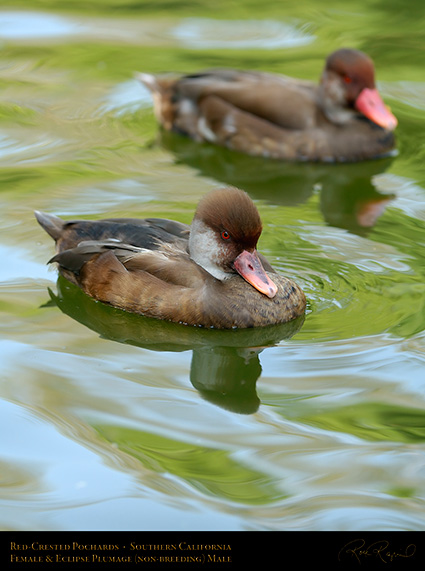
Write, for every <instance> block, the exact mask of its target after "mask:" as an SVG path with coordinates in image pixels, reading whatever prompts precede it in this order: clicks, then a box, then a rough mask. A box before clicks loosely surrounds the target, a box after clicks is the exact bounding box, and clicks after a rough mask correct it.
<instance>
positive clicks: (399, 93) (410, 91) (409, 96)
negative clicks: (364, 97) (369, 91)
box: [378, 81, 425, 109]
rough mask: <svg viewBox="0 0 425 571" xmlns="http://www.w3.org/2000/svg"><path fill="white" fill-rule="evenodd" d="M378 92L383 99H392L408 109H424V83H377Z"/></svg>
mask: <svg viewBox="0 0 425 571" xmlns="http://www.w3.org/2000/svg"><path fill="white" fill-rule="evenodd" d="M378 85H379V90H380V91H381V92H382V93H383V95H385V97H392V98H393V99H397V100H398V101H401V102H402V103H404V104H405V105H409V107H415V108H416V109H425V83H424V82H420V81H393V82H383V81H380V82H379V84H378Z"/></svg>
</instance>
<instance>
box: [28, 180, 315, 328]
mask: <svg viewBox="0 0 425 571" xmlns="http://www.w3.org/2000/svg"><path fill="white" fill-rule="evenodd" d="M35 214H36V218H37V220H38V222H39V223H40V224H41V226H42V227H43V228H44V230H46V232H47V233H48V234H49V235H50V236H51V237H52V238H53V239H54V240H55V241H56V251H57V253H56V255H55V256H54V257H53V258H52V259H51V260H50V262H57V263H58V265H59V270H60V272H61V273H62V275H64V277H66V278H67V279H68V280H69V281H71V282H73V283H74V284H76V285H78V286H79V287H80V288H81V289H82V290H83V291H84V292H85V293H86V294H88V295H89V296H91V297H93V298H95V299H97V300H99V301H102V302H105V303H109V304H111V305H113V306H115V307H119V308H122V309H124V310H127V311H131V312H135V313H140V314H143V315H146V316H149V317H155V318H158V319H164V320H169V321H173V322H177V323H185V324H188V325H193V326H203V327H211V328H219V329H230V328H245V327H258V326H265V325H273V324H278V323H284V322H287V321H290V320H292V319H294V318H296V317H298V316H300V315H302V314H303V313H304V311H305V306H306V300H305V296H304V293H303V292H302V290H301V289H300V287H299V286H298V285H297V284H296V283H294V282H293V281H292V280H290V279H287V278H285V277H283V276H280V275H279V274H277V273H276V272H275V270H273V268H272V267H271V266H270V264H269V263H268V262H267V260H266V259H265V258H264V257H263V256H262V255H261V254H259V253H257V251H256V246H257V241H258V239H259V237H260V234H261V230H262V224H261V219H260V216H259V213H258V210H257V208H256V207H255V205H254V203H253V202H252V200H251V199H250V198H249V196H248V195H247V194H246V193H245V192H243V191H241V190H239V189H236V188H225V189H219V190H215V191H212V192H210V193H209V194H207V195H206V196H205V197H204V198H203V199H202V200H201V201H200V203H199V205H198V208H197V210H196V212H195V215H194V218H193V221H192V224H191V225H190V226H188V225H186V224H182V223H180V222H175V221H173V220H166V219H159V218H149V219H144V220H140V219H131V218H122V219H107V220H99V221H84V220H78V221H63V220H61V219H60V218H58V217H57V216H53V215H50V214H45V213H41V212H36V213H35Z"/></svg>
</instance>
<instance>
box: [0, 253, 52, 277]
mask: <svg viewBox="0 0 425 571" xmlns="http://www.w3.org/2000/svg"><path fill="white" fill-rule="evenodd" d="M0 259H1V260H2V264H1V268H0V282H10V281H17V280H20V279H22V278H25V279H26V280H29V279H35V280H38V279H41V280H49V281H52V273H51V272H50V271H49V268H48V267H47V266H44V265H40V264H38V263H37V262H33V261H32V260H29V259H28V254H27V252H25V251H24V250H19V249H18V248H17V247H16V245H14V246H13V247H11V248H9V247H7V246H5V245H3V244H0Z"/></svg>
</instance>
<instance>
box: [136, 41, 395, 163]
mask: <svg viewBox="0 0 425 571" xmlns="http://www.w3.org/2000/svg"><path fill="white" fill-rule="evenodd" d="M138 78H139V80H140V81H141V82H142V83H143V84H145V85H146V86H147V87H148V88H149V89H150V91H151V92H152V94H153V100H154V108H155V114H156V116H157V119H158V121H159V122H160V123H161V125H162V126H163V127H164V128H165V129H167V130H172V131H176V132H179V133H182V134H185V135H188V136H189V137H191V138H193V139H195V140H196V141H199V142H202V141H207V142H210V143H214V144H217V145H221V146H225V147H228V148H230V149H233V150H236V151H241V152H243V153H247V154H250V155H259V156H264V157H271V158H275V159H285V160H291V161H359V160H364V159H369V158H374V157H379V156H383V155H386V154H388V153H389V152H390V151H392V150H393V149H394V145H395V141H394V136H393V133H392V130H393V129H394V128H395V127H396V124H397V120H396V119H395V117H394V116H393V115H392V114H391V113H390V112H389V110H388V109H387V108H386V107H385V106H384V104H383V102H382V100H381V98H380V96H379V94H378V91H377V90H376V87H375V79H374V66H373V62H372V61H371V59H370V58H369V57H368V56H366V55H365V54H364V53H362V52H360V51H357V50H350V49H341V50H338V51H337V52H334V53H333V54H331V55H330V56H329V57H328V59H327V62H326V66H325V69H324V71H323V74H322V77H321V81H320V84H319V85H316V84H313V83H311V82H308V81H301V80H295V79H292V78H290V77H286V76H282V75H274V74H270V73H263V72H256V71H238V70H229V69H225V70H210V71H205V72H200V73H197V74H193V75H187V76H182V77H177V78H175V77H170V76H163V77H161V76H153V75H149V74H146V73H141V74H139V75H138Z"/></svg>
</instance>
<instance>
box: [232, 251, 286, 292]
mask: <svg viewBox="0 0 425 571" xmlns="http://www.w3.org/2000/svg"><path fill="white" fill-rule="evenodd" d="M234 268H235V270H236V271H237V272H238V274H240V275H241V276H242V277H243V278H244V279H245V280H246V281H247V282H248V283H249V284H251V285H252V286H253V287H255V289H258V291H260V292H261V293H264V294H265V295H267V296H268V297H274V296H275V295H276V293H277V286H276V284H275V283H273V282H272V280H271V279H270V278H269V276H268V275H267V274H266V272H265V270H264V268H263V265H262V264H261V262H260V260H259V258H258V256H257V253H256V252H255V251H254V252H252V253H251V252H248V251H247V250H244V251H243V252H242V253H240V254H239V256H238V257H237V258H236V260H235V261H234Z"/></svg>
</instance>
